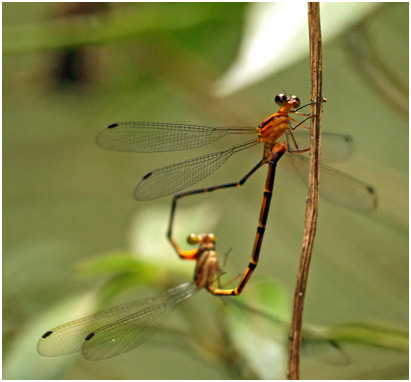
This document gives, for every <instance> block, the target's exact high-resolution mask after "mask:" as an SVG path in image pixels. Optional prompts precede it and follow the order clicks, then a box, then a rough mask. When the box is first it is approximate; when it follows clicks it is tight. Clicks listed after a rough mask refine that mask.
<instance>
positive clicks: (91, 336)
mask: <svg viewBox="0 0 411 382" xmlns="http://www.w3.org/2000/svg"><path fill="white" fill-rule="evenodd" d="M94 334H95V333H93V332H92V333H90V334H89V335H87V337H86V338H85V340H86V341H89V340H91V339H92V338H93V337H94Z"/></svg>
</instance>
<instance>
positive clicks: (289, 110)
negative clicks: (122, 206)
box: [96, 94, 377, 210]
mask: <svg viewBox="0 0 411 382" xmlns="http://www.w3.org/2000/svg"><path fill="white" fill-rule="evenodd" d="M275 102H276V104H277V105H278V106H279V110H278V111H277V112H276V113H274V114H273V115H271V116H270V117H268V118H266V119H265V120H264V121H263V122H261V124H260V125H259V126H258V127H257V129H255V128H240V127H208V126H196V125H185V124H172V123H158V122H120V123H113V124H111V125H109V126H108V127H107V128H105V129H104V130H103V131H101V132H100V134H99V135H98V136H97V139H96V141H97V144H98V145H99V146H100V147H103V148H105V149H110V150H114V151H124V152H142V153H143V152H144V153H149V152H166V151H176V150H185V149H193V148H197V147H201V146H204V145H206V144H209V143H211V142H214V141H216V140H218V139H220V138H222V137H224V136H227V135H247V134H252V135H256V130H257V137H255V138H253V139H251V140H248V141H246V142H243V143H241V144H238V145H235V146H233V147H231V148H229V149H227V150H223V151H218V152H214V153H210V154H206V155H202V156H199V157H196V158H192V159H189V160H185V161H182V162H179V163H175V164H171V165H168V166H165V167H162V168H159V169H156V170H153V171H150V172H149V173H147V174H146V175H145V176H143V178H142V179H141V181H140V182H139V183H138V185H137V187H136V188H135V190H134V198H135V199H136V200H151V199H156V198H159V197H162V196H165V195H170V194H175V193H177V192H180V191H182V190H184V189H185V188H187V187H189V186H191V185H193V184H195V183H197V182H199V181H200V180H201V179H203V178H205V177H206V176H208V175H210V174H211V173H212V172H214V171H215V170H217V169H218V168H219V167H220V166H221V165H223V164H224V163H225V162H226V161H227V160H228V159H229V158H230V157H231V156H232V155H233V154H234V153H236V152H239V151H242V150H245V149H248V148H250V147H253V146H255V145H257V144H259V143H263V144H264V153H263V158H262V159H261V160H260V162H259V163H258V164H257V165H256V166H255V167H254V168H253V169H252V170H251V171H250V172H249V173H248V174H247V175H246V176H244V177H243V178H242V179H241V180H240V181H238V182H235V183H230V187H233V186H242V185H243V184H244V183H245V182H246V180H247V179H248V178H249V177H250V176H251V175H252V174H253V173H254V172H256V171H257V170H258V169H259V168H260V167H261V166H263V165H264V164H265V163H267V157H268V156H269V153H270V150H271V149H272V148H273V147H274V145H275V144H276V143H278V141H279V140H280V139H282V137H283V136H284V135H285V141H286V142H287V150H288V151H289V152H291V153H293V155H290V157H291V158H292V159H293V164H294V166H295V167H296V168H297V172H298V173H299V174H300V175H301V176H302V177H305V173H306V166H307V158H305V157H304V156H303V155H301V153H303V152H307V151H308V150H309V144H307V142H309V139H310V133H309V131H299V132H298V131H294V130H295V129H296V128H297V127H299V126H302V127H305V128H307V129H309V128H308V127H307V126H305V125H304V122H305V121H306V120H308V119H310V118H311V116H310V115H309V114H305V113H301V112H299V110H301V109H302V108H304V107H306V106H308V105H310V104H307V105H305V106H302V107H300V100H299V99H298V98H297V97H296V96H290V97H287V96H286V95H284V94H279V95H277V96H276V97H275ZM290 114H291V115H297V116H300V117H305V119H303V120H302V121H301V122H298V121H297V120H295V119H294V118H292V117H291V116H290ZM327 138H329V140H330V141H331V143H332V144H333V145H334V146H333V147H335V144H338V145H340V146H346V145H348V144H349V143H350V141H349V139H347V136H344V135H338V134H330V135H328V137H327V134H323V143H324V145H326V144H327V140H328V139H327ZM299 140H300V142H301V140H304V142H305V145H301V144H300V146H299V143H298V141H299ZM343 150H345V149H343ZM345 151H346V150H345ZM321 171H322V175H321V181H322V182H323V183H324V184H330V185H335V187H331V189H328V187H325V188H324V187H323V188H320V192H322V193H323V194H324V193H326V195H325V196H326V197H328V198H329V199H331V200H334V201H336V202H337V203H340V204H343V205H345V206H349V207H353V208H356V209H362V210H372V209H374V208H375V207H376V203H377V202H376V195H375V192H374V190H373V188H372V187H371V186H369V185H368V184H366V183H364V182H362V181H361V180H359V179H356V178H354V177H352V176H350V175H347V174H344V173H342V172H340V171H337V170H335V169H333V168H332V167H329V166H327V165H324V164H323V165H322V166H321ZM222 187H224V188H225V187H228V185H222ZM321 190H322V191H321Z"/></svg>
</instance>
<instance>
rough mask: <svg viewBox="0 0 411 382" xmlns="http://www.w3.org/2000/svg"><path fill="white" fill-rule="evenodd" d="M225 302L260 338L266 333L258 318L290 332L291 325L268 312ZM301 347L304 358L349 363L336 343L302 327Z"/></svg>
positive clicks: (234, 302)
mask: <svg viewBox="0 0 411 382" xmlns="http://www.w3.org/2000/svg"><path fill="white" fill-rule="evenodd" d="M227 302H228V305H230V306H235V307H236V308H238V309H237V310H236V312H237V313H238V314H241V315H242V318H243V319H244V320H247V322H248V325H252V326H253V330H254V332H255V333H259V334H261V335H262V336H266V333H267V326H265V325H263V322H260V320H259V318H261V319H263V320H264V321H266V322H268V323H269V324H270V325H274V326H278V327H280V328H283V329H284V333H288V332H289V330H290V325H291V324H290V323H289V322H286V321H284V320H282V319H280V318H278V317H276V316H273V315H272V314H270V313H268V312H265V311H262V310H260V309H256V308H254V307H250V306H249V305H247V304H245V303H243V302H241V301H239V300H238V299H231V300H227ZM239 317H241V316H239ZM263 329H264V330H263ZM302 345H303V346H302V350H303V355H305V356H311V357H314V358H316V359H319V360H321V361H324V362H326V363H329V364H333V365H336V366H347V365H348V364H349V363H350V360H349V358H348V356H347V354H346V353H345V351H344V350H343V348H342V347H341V346H340V344H339V343H338V342H337V341H335V340H333V339H331V338H328V337H326V336H324V335H322V334H321V333H320V332H317V331H316V330H312V329H307V328H306V327H303V329H302Z"/></svg>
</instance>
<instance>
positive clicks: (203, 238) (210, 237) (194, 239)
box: [187, 233, 217, 245]
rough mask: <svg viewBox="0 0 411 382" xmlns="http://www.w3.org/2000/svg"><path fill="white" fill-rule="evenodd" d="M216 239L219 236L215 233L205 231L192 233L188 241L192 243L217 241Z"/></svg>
mask: <svg viewBox="0 0 411 382" xmlns="http://www.w3.org/2000/svg"><path fill="white" fill-rule="evenodd" d="M216 241H217V238H216V236H215V235H214V234H213V233H203V234H201V235H196V234H195V233H192V234H191V235H190V236H189V237H188V238H187V243H188V244H191V245H196V244H207V243H215V242H216Z"/></svg>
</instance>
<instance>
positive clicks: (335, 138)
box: [286, 129, 353, 163]
mask: <svg viewBox="0 0 411 382" xmlns="http://www.w3.org/2000/svg"><path fill="white" fill-rule="evenodd" d="M286 134H287V142H288V144H289V146H290V149H291V150H290V151H294V150H296V149H297V147H295V145H294V142H293V140H292V138H291V137H289V136H288V135H289V134H290V132H288V131H286ZM292 134H293V136H294V138H295V140H296V142H297V144H298V149H303V150H304V149H309V148H310V140H311V132H310V131H309V130H303V129H300V130H296V131H293V133H292ZM352 148H353V140H352V138H351V136H349V135H346V134H336V133H321V159H323V160H324V161H326V162H332V163H338V162H344V161H346V160H347V159H348V158H349V157H350V156H351V154H352Z"/></svg>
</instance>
